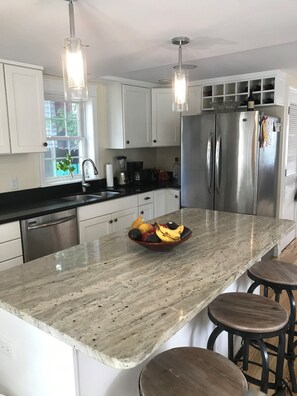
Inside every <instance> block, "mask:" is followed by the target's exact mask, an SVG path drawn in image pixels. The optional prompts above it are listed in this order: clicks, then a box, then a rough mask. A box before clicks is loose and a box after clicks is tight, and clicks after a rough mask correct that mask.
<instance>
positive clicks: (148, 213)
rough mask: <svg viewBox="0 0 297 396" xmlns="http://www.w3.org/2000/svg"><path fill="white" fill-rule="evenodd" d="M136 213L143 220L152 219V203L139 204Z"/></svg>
mask: <svg viewBox="0 0 297 396" xmlns="http://www.w3.org/2000/svg"><path fill="white" fill-rule="evenodd" d="M138 215H139V216H141V217H142V218H143V221H144V222H147V221H149V220H151V219H153V218H154V217H155V216H154V204H153V203H149V204H146V205H141V206H139V208H138Z"/></svg>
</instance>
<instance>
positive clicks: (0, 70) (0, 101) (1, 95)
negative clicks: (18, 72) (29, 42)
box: [0, 64, 10, 154]
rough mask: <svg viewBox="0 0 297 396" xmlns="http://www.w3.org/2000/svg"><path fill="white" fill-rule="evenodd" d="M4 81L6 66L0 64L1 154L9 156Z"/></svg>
mask: <svg viewBox="0 0 297 396" xmlns="http://www.w3.org/2000/svg"><path fill="white" fill-rule="evenodd" d="M4 81H5V80H4V66H3V65H2V64H0V154H9V153H10V141H9V126H8V118H7V104H6V96H5V82H4Z"/></svg>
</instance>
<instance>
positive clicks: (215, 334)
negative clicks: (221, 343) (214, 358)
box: [207, 326, 224, 351]
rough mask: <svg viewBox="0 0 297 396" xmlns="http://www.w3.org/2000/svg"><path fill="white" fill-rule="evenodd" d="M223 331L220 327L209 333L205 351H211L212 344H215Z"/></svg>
mask: <svg viewBox="0 0 297 396" xmlns="http://www.w3.org/2000/svg"><path fill="white" fill-rule="evenodd" d="M223 330H224V329H222V328H221V327H220V326H218V327H216V328H215V329H214V331H213V332H212V333H211V335H210V336H209V339H208V341H207V349H210V350H211V351H213V347H214V343H215V342H216V339H217V338H218V336H219V335H220V334H221V333H222V332H223Z"/></svg>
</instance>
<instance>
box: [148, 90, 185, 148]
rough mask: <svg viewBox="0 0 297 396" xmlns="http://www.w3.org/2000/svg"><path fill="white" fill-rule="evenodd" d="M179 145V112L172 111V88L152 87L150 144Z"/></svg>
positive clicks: (154, 145) (156, 145) (155, 145)
mask: <svg viewBox="0 0 297 396" xmlns="http://www.w3.org/2000/svg"><path fill="white" fill-rule="evenodd" d="M179 145H180V113H179V112H174V111H172V89H171V88H153V89H152V146H153V147H160V146H164V147H166V146H179Z"/></svg>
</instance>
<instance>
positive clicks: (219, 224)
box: [0, 209, 295, 368]
mask: <svg viewBox="0 0 297 396" xmlns="http://www.w3.org/2000/svg"><path fill="white" fill-rule="evenodd" d="M160 219H163V220H165V219H166V220H173V221H176V222H178V223H183V224H185V225H186V226H188V227H190V228H191V229H192V231H193V235H192V237H191V238H190V239H189V240H188V241H186V242H185V243H183V244H181V245H179V246H178V247H176V248H175V249H173V250H172V251H170V252H160V253H158V252H151V251H148V250H146V249H144V248H143V247H141V246H139V245H137V244H135V243H134V242H133V241H130V240H129V239H128V237H127V231H123V232H118V233H114V234H110V235H108V236H106V237H103V238H101V239H100V240H99V241H95V242H93V243H88V244H82V245H78V246H76V247H74V248H70V249H67V250H64V251H61V252H59V253H56V254H52V255H50V256H47V257H44V258H41V259H38V260H35V261H32V262H30V263H27V264H24V265H23V266H21V267H18V268H12V269H9V270H6V271H3V272H1V276H0V307H1V308H3V309H5V310H7V311H9V312H11V313H13V314H15V315H16V316H18V317H20V318H23V319H24V320H25V321H27V322H29V323H31V324H33V325H34V326H37V327H38V328H40V329H42V330H44V331H46V332H48V333H50V334H52V335H53V336H54V337H56V338H58V339H60V340H62V341H65V342H66V343H68V344H70V345H72V346H74V347H75V348H77V349H79V350H81V351H83V352H85V353H87V354H89V355H90V356H92V357H94V358H95V359H97V360H99V361H101V362H103V363H105V364H106V365H109V366H112V367H117V368H129V367H133V366H135V365H137V364H139V363H140V362H141V361H143V360H144V359H145V358H146V357H148V356H149V355H150V354H151V353H152V352H153V351H154V350H156V349H157V348H158V347H159V346H160V345H161V344H162V343H163V342H164V341H166V340H167V339H168V338H170V337H171V336H172V335H173V334H174V333H175V332H176V331H177V330H179V329H180V328H181V327H182V326H183V325H184V324H185V323H186V322H187V321H189V320H190V319H191V318H193V317H194V316H195V315H196V314H197V313H199V312H200V311H201V310H202V309H203V308H204V307H206V306H207V305H208V304H209V302H210V301H212V300H213V299H214V298H215V297H216V296H217V295H218V294H220V293H221V292H222V291H223V290H224V289H225V288H226V287H227V286H229V285H230V284H231V283H232V282H233V281H234V280H235V279H237V278H238V277H239V276H240V275H241V274H242V273H244V272H245V271H246V270H247V269H248V268H249V267H250V266H251V265H252V264H253V263H254V262H255V261H256V260H258V259H260V258H261V256H263V255H264V254H265V253H266V252H267V251H269V250H270V249H271V248H272V247H273V246H274V245H275V244H277V242H278V241H279V240H280V238H281V236H282V235H284V234H286V233H287V232H289V231H290V230H291V229H292V228H293V227H294V226H295V223H294V222H292V221H289V220H276V219H273V218H265V217H255V216H247V215H240V214H232V213H224V212H213V211H206V210H202V209H182V210H181V211H178V212H174V214H170V215H167V216H166V217H163V218H160Z"/></svg>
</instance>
